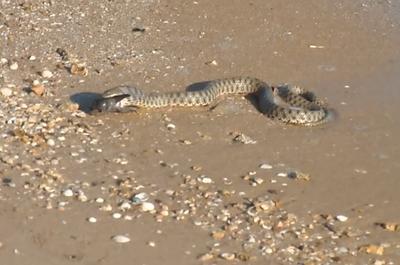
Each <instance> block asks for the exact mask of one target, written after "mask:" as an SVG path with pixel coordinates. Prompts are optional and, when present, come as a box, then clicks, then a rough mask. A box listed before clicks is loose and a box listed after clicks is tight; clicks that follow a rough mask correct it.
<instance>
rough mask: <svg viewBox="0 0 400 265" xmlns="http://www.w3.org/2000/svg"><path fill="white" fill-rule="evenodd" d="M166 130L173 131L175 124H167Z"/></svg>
mask: <svg viewBox="0 0 400 265" xmlns="http://www.w3.org/2000/svg"><path fill="white" fill-rule="evenodd" d="M167 129H168V130H175V129H176V125H175V124H172V123H168V124H167Z"/></svg>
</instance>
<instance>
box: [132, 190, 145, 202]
mask: <svg viewBox="0 0 400 265" xmlns="http://www.w3.org/2000/svg"><path fill="white" fill-rule="evenodd" d="M148 199H149V195H148V194H147V193H146V192H141V193H138V194H135V196H133V197H132V199H131V200H132V203H133V204H140V203H143V202H145V201H147V200H148Z"/></svg>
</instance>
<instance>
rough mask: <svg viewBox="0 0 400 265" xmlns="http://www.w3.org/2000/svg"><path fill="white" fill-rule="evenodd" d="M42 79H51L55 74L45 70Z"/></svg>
mask: <svg viewBox="0 0 400 265" xmlns="http://www.w3.org/2000/svg"><path fill="white" fill-rule="evenodd" d="M41 75H42V77H44V78H51V77H53V73H52V72H51V71H49V70H43V71H42V73H41Z"/></svg>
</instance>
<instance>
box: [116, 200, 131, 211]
mask: <svg viewBox="0 0 400 265" xmlns="http://www.w3.org/2000/svg"><path fill="white" fill-rule="evenodd" d="M131 207H132V206H131V204H130V203H129V202H123V203H121V205H120V206H119V208H120V209H121V210H123V211H126V210H129V209H130V208H131Z"/></svg>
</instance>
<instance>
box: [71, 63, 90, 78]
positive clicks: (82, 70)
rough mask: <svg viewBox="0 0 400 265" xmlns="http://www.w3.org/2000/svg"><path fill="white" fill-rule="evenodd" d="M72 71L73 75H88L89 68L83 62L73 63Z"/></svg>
mask: <svg viewBox="0 0 400 265" xmlns="http://www.w3.org/2000/svg"><path fill="white" fill-rule="evenodd" d="M70 73H71V74H73V75H80V76H87V75H88V73H89V70H88V69H87V68H86V67H85V66H84V65H83V64H76V63H73V64H72V65H71V68H70Z"/></svg>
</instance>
